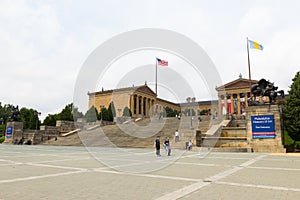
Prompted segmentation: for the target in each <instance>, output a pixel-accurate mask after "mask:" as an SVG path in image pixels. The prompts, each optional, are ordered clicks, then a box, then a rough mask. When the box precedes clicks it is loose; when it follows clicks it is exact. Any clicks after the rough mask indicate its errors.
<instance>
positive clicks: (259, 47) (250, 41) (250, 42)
mask: <svg viewBox="0 0 300 200" xmlns="http://www.w3.org/2000/svg"><path fill="white" fill-rule="evenodd" d="M248 41H249V44H250V48H252V49H258V50H263V49H264V47H263V46H262V45H260V44H258V43H257V42H254V41H252V40H248Z"/></svg>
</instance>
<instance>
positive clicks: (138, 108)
mask: <svg viewBox="0 0 300 200" xmlns="http://www.w3.org/2000/svg"><path fill="white" fill-rule="evenodd" d="M139 113H140V97H139V96H138V95H137V96H136V114H137V115H139Z"/></svg>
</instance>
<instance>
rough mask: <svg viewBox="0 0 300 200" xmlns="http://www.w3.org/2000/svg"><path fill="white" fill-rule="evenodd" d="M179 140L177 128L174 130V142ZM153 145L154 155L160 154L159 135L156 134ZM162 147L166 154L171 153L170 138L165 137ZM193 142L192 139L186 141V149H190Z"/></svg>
mask: <svg viewBox="0 0 300 200" xmlns="http://www.w3.org/2000/svg"><path fill="white" fill-rule="evenodd" d="M177 142H179V132H178V130H176V131H175V143H177ZM154 146H155V149H156V156H161V154H160V136H157V137H156V139H155V142H154ZM163 146H164V149H165V151H166V154H167V155H168V156H170V155H171V145H170V138H169V137H166V139H165V141H164V142H163ZM192 147H193V143H192V140H190V141H189V142H186V149H187V150H192Z"/></svg>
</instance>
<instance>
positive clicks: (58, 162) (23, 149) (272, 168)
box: [0, 145, 300, 200]
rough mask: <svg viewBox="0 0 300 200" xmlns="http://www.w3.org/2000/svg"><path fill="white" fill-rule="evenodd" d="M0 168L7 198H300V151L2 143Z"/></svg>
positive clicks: (0, 196) (3, 196)
mask: <svg viewBox="0 0 300 200" xmlns="http://www.w3.org/2000/svg"><path fill="white" fill-rule="evenodd" d="M176 154H177V155H176ZM178 155H180V156H178ZM103 161H104V162H103ZM107 165H109V166H107ZM140 166H142V168H141V167H140ZM0 168H1V173H0V187H1V195H0V199H56V200H57V199H110V200H112V199H130V200H132V199H159V200H166V199H170V200H173V199H189V200H193V199H195V200H196V199H197V200H198V199H251V200H252V199H299V196H300V156H298V155H297V154H269V153H225V152H224V153H223V152H220V153H219V152H210V153H208V154H202V153H199V152H195V151H188V152H179V151H175V150H174V151H173V152H172V155H171V156H170V157H168V156H166V155H165V154H164V152H163V151H162V156H161V157H156V156H155V152H154V150H153V149H126V153H120V151H116V149H113V148H106V149H103V148H90V149H89V148H85V147H74V146H72V147H61V146H58V147H57V146H56V147H54V146H39V145H37V146H24V145H23V146H17V145H0ZM141 169H145V170H144V171H141ZM135 170H136V173H135Z"/></svg>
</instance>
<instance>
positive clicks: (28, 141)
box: [14, 138, 32, 145]
mask: <svg viewBox="0 0 300 200" xmlns="http://www.w3.org/2000/svg"><path fill="white" fill-rule="evenodd" d="M31 143H32V142H31V140H27V141H26V142H25V140H24V139H23V138H21V139H20V140H18V139H15V141H14V144H15V145H23V144H27V145H31Z"/></svg>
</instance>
